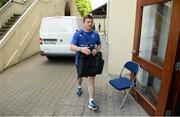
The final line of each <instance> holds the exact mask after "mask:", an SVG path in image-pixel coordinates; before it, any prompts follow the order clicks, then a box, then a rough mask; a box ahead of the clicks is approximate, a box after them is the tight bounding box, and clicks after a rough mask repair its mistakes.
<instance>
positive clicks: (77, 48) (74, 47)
mask: <svg viewBox="0 0 180 117" xmlns="http://www.w3.org/2000/svg"><path fill="white" fill-rule="evenodd" d="M69 47H70V50H72V51H75V52H77V51H81V47H77V46H76V45H74V44H70V46H69Z"/></svg>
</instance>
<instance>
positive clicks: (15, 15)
mask: <svg viewBox="0 0 180 117" xmlns="http://www.w3.org/2000/svg"><path fill="white" fill-rule="evenodd" d="M19 16H21V14H17V13H14V14H13V17H19Z"/></svg>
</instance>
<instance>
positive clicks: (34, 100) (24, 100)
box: [0, 36, 147, 116]
mask: <svg viewBox="0 0 180 117" xmlns="http://www.w3.org/2000/svg"><path fill="white" fill-rule="evenodd" d="M102 40H103V41H102V42H103V49H102V51H103V55H104V59H105V61H106V63H105V68H104V71H103V74H102V75H98V76H97V79H96V91H95V100H96V102H97V105H99V110H98V111H91V110H89V109H88V108H87V101H88V93H87V83H86V79H84V82H83V86H82V87H83V95H82V96H81V97H77V96H76V93H75V87H76V83H75V77H76V69H75V67H74V59H72V58H63V57H62V58H58V59H56V60H54V61H48V60H47V59H46V58H45V57H42V56H40V55H36V56H34V57H32V58H30V59H28V60H26V61H24V62H21V63H20V64H18V65H15V66H13V67H11V68H9V69H7V70H6V71H4V72H3V73H1V74H0V116H3V115H5V116H124V115H126V116H132V115H134V116H135V115H137V116H141V115H143V116H147V113H146V112H145V111H144V110H143V109H142V107H141V106H140V105H139V104H138V103H137V102H136V101H135V100H134V98H133V97H132V96H131V95H129V96H128V98H127V100H126V102H125V104H124V108H123V109H120V108H119V105H120V101H121V100H122V96H123V95H122V94H121V93H119V92H117V91H115V92H113V93H112V94H111V90H112V88H111V86H110V85H109V83H108V81H109V80H110V79H111V77H110V76H108V74H107V54H108V53H107V50H108V45H107V43H106V39H105V37H103V36H102Z"/></svg>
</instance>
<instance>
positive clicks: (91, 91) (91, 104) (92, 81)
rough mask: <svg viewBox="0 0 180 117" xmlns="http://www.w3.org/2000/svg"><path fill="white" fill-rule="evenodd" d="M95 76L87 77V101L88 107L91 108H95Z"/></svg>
mask: <svg viewBox="0 0 180 117" xmlns="http://www.w3.org/2000/svg"><path fill="white" fill-rule="evenodd" d="M94 85H95V76H91V77H88V93H89V102H88V108H90V109H92V110H97V105H96V103H95V101H94V99H93V98H94V90H95V86H94Z"/></svg>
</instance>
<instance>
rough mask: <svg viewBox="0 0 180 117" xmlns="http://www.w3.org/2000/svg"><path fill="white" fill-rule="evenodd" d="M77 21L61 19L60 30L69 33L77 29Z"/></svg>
mask: <svg viewBox="0 0 180 117" xmlns="http://www.w3.org/2000/svg"><path fill="white" fill-rule="evenodd" d="M76 23H77V21H76V20H75V19H59V22H58V29H59V31H60V32H63V33H69V32H71V33H72V31H75V30H76V25H75V24H76Z"/></svg>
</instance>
